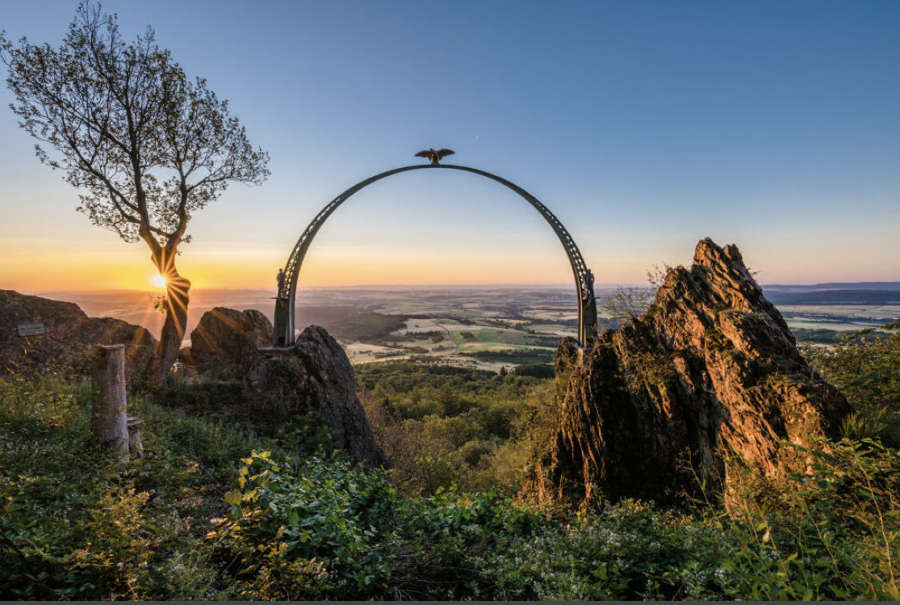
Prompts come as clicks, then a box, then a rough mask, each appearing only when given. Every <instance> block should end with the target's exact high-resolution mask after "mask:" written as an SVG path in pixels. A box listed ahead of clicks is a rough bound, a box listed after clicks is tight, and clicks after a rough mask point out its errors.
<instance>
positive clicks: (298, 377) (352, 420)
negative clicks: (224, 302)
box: [189, 307, 387, 466]
mask: <svg viewBox="0 0 900 605" xmlns="http://www.w3.org/2000/svg"><path fill="white" fill-rule="evenodd" d="M271 344H272V324H271V323H270V322H269V320H268V318H267V317H266V316H265V315H263V314H262V313H260V312H259V311H255V310H248V311H236V310H234V309H226V308H221V307H217V308H215V309H212V310H211V311H207V312H206V313H204V314H203V317H202V318H201V319H200V323H199V324H198V325H197V328H196V329H195V330H194V331H193V332H192V333H191V350H190V355H189V357H190V361H191V363H192V364H193V366H194V369H195V370H196V371H197V372H198V373H199V374H200V375H201V376H202V377H203V378H205V379H207V380H209V379H224V382H221V384H220V385H219V386H221V387H224V386H229V385H230V386H231V387H232V388H233V389H234V390H235V391H236V392H235V394H234V396H233V397H232V399H234V400H236V402H237V403H236V405H234V407H235V408H236V409H234V410H233V411H234V412H236V413H237V414H239V415H240V416H242V417H244V418H246V419H247V420H248V422H250V423H251V424H252V425H254V426H257V427H260V429H261V430H266V429H265V427H281V426H284V425H286V424H288V423H290V422H291V420H296V419H297V418H298V417H300V416H304V415H306V414H309V413H313V414H315V415H317V418H318V421H320V422H321V423H323V424H324V425H326V426H327V427H328V428H329V429H330V432H331V435H332V436H333V438H332V442H331V445H332V446H333V447H335V448H337V449H343V450H347V451H349V452H351V453H352V454H354V455H356V456H357V457H358V458H360V459H361V460H363V461H365V462H367V463H369V464H373V465H382V466H386V465H387V459H386V458H385V456H384V454H383V453H382V451H381V450H380V449H379V447H378V445H377V444H376V443H375V438H374V436H373V435H372V429H371V428H370V427H369V422H368V420H366V414H365V412H364V411H363V408H362V404H360V402H359V399H358V398H357V396H356V379H355V377H354V375H353V368H352V366H351V365H350V360H349V359H348V358H347V355H346V353H344V350H343V349H342V348H341V346H340V345H339V344H338V342H337V341H336V340H335V339H334V338H332V337H331V336H330V335H329V334H328V332H326V331H325V329H324V328H320V327H318V326H310V327H308V328H306V329H305V330H304V331H303V333H302V334H301V335H300V337H299V338H298V339H297V341H296V343H295V344H294V346H293V347H291V348H287V349H277V350H274V349H270V350H268V351H266V352H260V350H259V347H271ZM200 382H201V383H202V382H203V381H200ZM200 387H202V384H200V385H198V388H200ZM210 403H212V404H213V405H220V404H217V403H215V402H210ZM237 408H239V409H237Z"/></svg>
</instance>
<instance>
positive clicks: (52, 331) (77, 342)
mask: <svg viewBox="0 0 900 605" xmlns="http://www.w3.org/2000/svg"><path fill="white" fill-rule="evenodd" d="M19 324H43V326H44V328H45V333H44V334H41V335H35V336H26V337H22V336H19V335H18V332H17V326H18V325H19ZM95 344H104V345H111V344H124V345H126V351H125V364H126V375H127V376H128V377H129V379H133V378H137V377H140V376H143V375H144V373H145V372H146V370H147V368H148V365H149V363H150V361H151V360H152V359H153V353H154V349H155V347H156V339H155V338H153V336H152V335H151V334H150V332H148V331H147V330H146V329H145V328H142V327H140V326H135V325H132V324H130V323H128V322H125V321H122V320H120V319H113V318H111V317H88V316H87V315H86V314H85V313H84V311H82V310H81V309H80V308H79V307H78V305H76V304H75V303H70V302H63V301H58V300H51V299H49V298H42V297H40V296H29V295H26V294H20V293H18V292H15V291H13V290H0V371H13V370H15V369H16V368H22V369H28V370H31V369H34V368H44V367H64V368H66V369H69V370H74V371H76V372H85V371H87V370H88V368H89V366H90V359H91V352H92V347H93V345H95Z"/></svg>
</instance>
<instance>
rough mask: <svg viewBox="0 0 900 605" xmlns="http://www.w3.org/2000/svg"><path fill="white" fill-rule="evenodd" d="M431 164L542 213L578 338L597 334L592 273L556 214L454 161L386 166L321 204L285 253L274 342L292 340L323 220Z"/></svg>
mask: <svg viewBox="0 0 900 605" xmlns="http://www.w3.org/2000/svg"><path fill="white" fill-rule="evenodd" d="M434 168H447V169H450V170H462V171H465V172H471V173H474V174H478V175H481V176H484V177H487V178H489V179H492V180H494V181H496V182H498V183H500V184H502V185H505V186H506V187H507V188H509V189H511V190H513V191H515V192H516V193H518V194H519V195H520V196H521V197H522V198H524V199H525V201H527V202H528V203H529V204H531V205H532V206H533V207H534V208H535V209H536V210H537V211H538V212H540V213H541V216H543V217H544V219H545V220H546V221H547V222H548V223H549V224H550V227H551V228H552V229H553V232H554V233H556V236H557V237H558V238H559V241H560V242H561V243H562V245H563V248H565V250H566V255H567V256H568V257H569V263H570V264H571V265H572V273H573V274H574V276H575V289H576V290H577V292H578V340H579V342H580V343H581V344H582V345H586V344H588V343H590V341H591V340H593V339H594V338H595V337H596V336H597V303H596V300H595V299H594V277H593V274H592V273H591V272H590V270H589V269H588V268H587V265H586V264H585V262H584V258H583V257H582V256H581V252H580V251H579V250H578V246H577V245H575V240H573V239H572V236H571V235H570V234H569V232H568V230H567V229H566V228H565V226H563V224H562V223H561V222H560V220H559V219H558V218H556V215H554V214H553V213H552V212H550V210H549V209H548V208H547V207H546V206H544V204H542V203H541V202H540V201H539V200H538V199H537V198H536V197H534V196H533V195H531V194H530V193H528V192H527V191H525V190H524V189H522V188H521V187H519V186H518V185H516V184H515V183H512V182H510V181H507V180H506V179H504V178H502V177H499V176H497V175H496V174H491V173H490V172H486V171H484V170H479V169H478V168H470V167H469V166H458V165H454V164H438V165H430V164H422V165H415V166H403V167H401V168H394V169H393V170H387V171H385V172H382V173H380V174H376V175H375V176H373V177H370V178H368V179H366V180H364V181H360V182H359V183H357V184H356V185H354V186H353V187H350V188H349V189H347V190H346V191H344V192H343V193H341V194H340V195H339V196H337V197H336V198H334V199H333V200H331V202H329V203H328V205H326V206H325V207H324V208H322V210H320V211H319V213H318V214H317V215H316V216H315V218H314V219H313V220H312V221H311V222H310V223H309V225H308V226H307V227H306V230H305V231H303V234H302V235H301V236H300V239H298V240H297V243H296V245H294V249H293V250H292V251H291V255H290V256H289V257H288V262H287V265H285V267H284V273H285V275H284V280H283V281H282V283H280V284H279V288H278V297H277V298H276V299H275V331H274V345H275V346H276V347H286V346H290V345H292V344H293V343H294V299H295V296H296V293H297V284H298V283H299V279H300V267H301V266H302V264H303V259H304V257H305V256H306V251H307V250H308V249H309V246H310V244H311V243H312V240H313V238H314V237H315V236H316V233H318V231H319V228H320V227H321V226H322V224H323V223H324V222H325V220H326V219H328V217H329V216H331V213H332V212H334V211H335V210H337V208H338V206H340V205H341V204H343V203H344V202H345V201H347V199H348V198H349V197H350V196H352V195H353V194H354V193H356V192H357V191H359V190H360V189H363V188H364V187H367V186H368V185H371V184H372V183H374V182H375V181H379V180H381V179H383V178H385V177H388V176H391V175H394V174H398V173H400V172H406V171H409V170H423V169H425V170H428V169H434Z"/></svg>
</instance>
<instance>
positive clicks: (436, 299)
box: [39, 282, 900, 371]
mask: <svg viewBox="0 0 900 605" xmlns="http://www.w3.org/2000/svg"><path fill="white" fill-rule="evenodd" d="M626 291H627V292H628V293H630V294H631V295H632V296H631V297H632V298H637V299H641V298H644V299H646V296H647V295H648V294H649V292H650V291H649V289H643V288H640V289H626ZM764 292H765V294H766V297H767V298H768V299H769V300H770V301H772V302H773V303H774V304H775V305H776V306H777V307H778V308H779V310H780V311H781V313H782V314H783V315H784V317H785V319H786V320H787V322H788V325H789V326H790V327H791V330H792V331H793V332H794V334H795V336H796V337H797V339H798V341H801V342H808V343H818V344H828V343H832V342H836V341H837V340H838V338H839V337H840V335H841V334H846V333H849V332H852V331H856V330H862V329H866V328H878V327H879V326H881V325H884V324H886V323H889V322H891V321H896V320H897V319H900V282H877V283H829V284H816V285H781V284H779V285H771V286H764ZM616 293H617V289H616V288H612V287H606V288H601V287H598V288H597V299H598V302H599V303H600V316H601V320H600V321H601V326H600V327H601V329H603V328H604V327H607V328H614V327H616V326H617V325H618V321H617V319H616V317H615V313H613V312H611V310H610V309H608V308H607V305H606V304H605V303H606V301H608V300H609V299H610V298H611V297H612V298H615V295H616ZM39 294H40V295H42V296H47V297H50V298H55V299H58V300H67V301H71V302H75V303H77V304H78V305H79V306H81V308H82V309H84V311H85V312H86V313H87V314H88V315H90V316H98V317H102V316H110V317H116V318H119V319H123V320H125V321H128V322H131V323H136V324H140V325H143V326H145V327H147V328H148V329H149V330H151V331H152V332H154V333H156V334H158V333H159V330H160V327H161V325H162V319H163V316H162V314H160V313H159V312H157V311H155V310H154V309H153V295H152V293H149V292H140V291H104V292H41V293H39ZM273 294H274V293H273V292H272V291H268V290H212V289H210V290H195V291H194V292H192V296H191V306H190V313H189V318H188V331H189V332H190V330H193V328H194V327H195V326H196V324H197V322H198V321H199V320H200V317H201V316H202V315H203V313H204V312H206V311H208V310H210V309H212V308H213V307H217V306H224V307H231V308H236V309H251V308H252V309H258V310H260V311H262V312H263V313H265V314H266V315H267V316H268V317H269V318H271V317H272V315H273V311H274V300H273V298H272V296H273ZM309 324H318V325H321V326H323V327H325V328H326V329H327V330H328V331H329V332H331V333H332V334H333V335H334V336H335V337H336V338H337V339H338V340H339V341H340V342H341V344H342V345H343V346H344V348H345V349H346V350H347V353H348V355H349V356H350V358H351V360H352V361H353V362H354V363H357V364H359V363H369V362H374V361H382V360H400V359H405V360H413V361H427V362H431V363H440V364H450V365H457V366H465V367H476V368H481V369H489V370H493V371H499V369H500V368H503V367H506V368H510V367H512V366H519V365H541V364H547V363H550V362H551V361H552V359H553V354H554V352H555V350H556V345H557V344H558V342H559V339H560V338H561V337H563V336H566V335H574V333H575V331H576V325H577V311H576V306H575V293H574V291H573V289H571V288H563V287H540V286H535V287H489V286H485V287H440V286H435V287H416V288H399V287H398V288H383V289H374V288H359V289H356V288H341V289H301V290H300V291H298V293H297V325H298V327H302V326H306V325H309Z"/></svg>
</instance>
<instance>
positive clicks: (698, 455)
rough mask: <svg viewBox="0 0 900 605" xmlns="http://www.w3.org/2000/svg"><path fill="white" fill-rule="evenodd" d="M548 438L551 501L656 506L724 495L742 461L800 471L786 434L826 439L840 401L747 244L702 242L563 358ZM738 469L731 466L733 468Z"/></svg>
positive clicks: (542, 483) (542, 482)
mask: <svg viewBox="0 0 900 605" xmlns="http://www.w3.org/2000/svg"><path fill="white" fill-rule="evenodd" d="M557 380H558V397H557V399H558V400H557V405H558V407H559V418H558V427H557V430H556V436H555V440H554V441H553V443H551V444H550V446H549V449H548V451H547V452H546V453H545V455H544V456H543V457H542V458H541V459H540V460H539V462H538V463H537V465H536V469H535V473H534V485H532V486H531V488H532V489H534V488H536V489H537V491H538V492H539V494H540V495H541V496H542V497H544V498H550V499H557V500H564V501H569V502H573V503H578V502H590V501H591V500H592V499H593V498H594V497H595V496H596V495H597V493H596V490H597V488H598V487H599V488H600V489H601V490H602V492H603V493H604V494H605V495H606V496H607V497H612V498H618V497H626V496H631V497H641V498H647V499H654V500H657V501H667V500H673V499H676V498H678V497H679V496H680V495H682V494H684V493H688V494H691V493H696V491H697V488H698V484H699V482H701V481H702V482H705V484H706V488H707V489H712V490H713V491H721V490H723V489H725V488H727V486H728V481H729V478H730V476H731V475H733V474H734V471H735V470H736V468H734V467H733V466H732V465H733V464H734V463H735V461H736V460H738V459H741V460H742V461H743V462H742V464H743V465H748V466H749V467H750V468H752V469H755V470H756V471H758V472H759V473H762V474H763V475H767V476H773V475H777V474H778V473H783V472H788V471H790V470H802V466H803V462H802V460H800V459H799V458H800V457H799V456H798V455H797V454H796V453H793V452H792V448H786V447H784V446H782V445H780V441H781V440H788V441H790V442H793V443H798V444H803V443H806V442H807V440H808V436H809V435H820V436H821V435H825V436H828V435H831V434H833V432H834V431H835V429H836V428H837V426H838V424H839V422H840V420H841V418H842V417H843V416H844V415H845V414H846V413H847V411H849V406H848V404H847V401H846V400H845V399H844V397H843V396H842V395H841V394H840V393H839V392H838V391H837V390H836V389H835V388H834V387H832V386H831V385H829V384H828V383H826V382H825V381H824V380H822V379H821V378H820V377H819V376H818V375H817V374H816V373H815V372H814V371H813V370H811V369H810V367H809V366H808V365H807V363H806V361H805V360H804V359H803V357H802V355H801V354H800V352H799V351H798V350H797V347H796V342H795V340H794V338H793V336H792V335H791V333H790V331H789V330H788V327H787V324H786V323H785V321H784V319H783V318H782V316H781V314H780V313H779V312H778V310H777V309H775V307H774V306H772V305H771V304H770V303H769V302H768V301H767V300H766V299H765V298H764V297H763V294H762V290H761V289H760V287H759V286H758V285H757V284H756V282H755V280H754V279H753V277H752V276H751V275H750V273H749V271H748V270H747V268H746V266H745V265H744V262H743V259H742V258H741V255H740V252H738V249H737V248H736V247H735V246H733V245H731V246H726V247H725V248H720V247H719V246H717V245H716V244H715V243H713V241H712V240H710V239H705V240H703V241H701V242H700V243H699V244H698V245H697V248H696V251H695V253H694V263H693V266H692V267H691V268H690V269H685V268H684V267H676V268H673V269H670V270H669V271H668V273H667V275H666V277H665V281H664V283H663V285H662V286H661V287H660V289H659V291H658V292H657V294H656V299H655V301H654V302H653V303H652V304H651V305H650V307H649V309H648V310H647V311H646V313H645V314H644V315H643V316H641V317H640V318H638V319H635V320H634V321H632V322H631V323H629V324H627V325H624V326H622V327H621V328H620V329H618V330H616V331H614V332H613V331H609V330H607V331H604V332H603V333H602V334H601V335H600V337H599V339H598V341H597V342H596V343H595V344H594V345H593V347H592V348H590V349H587V350H581V349H579V348H578V347H577V346H576V344H575V343H574V341H571V340H566V341H563V342H562V343H561V345H560V348H559V351H558V355H557ZM729 473H731V475H730V474H729Z"/></svg>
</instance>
